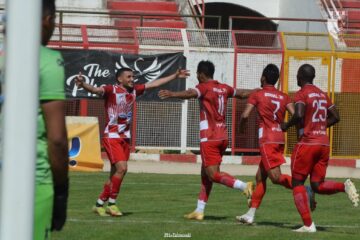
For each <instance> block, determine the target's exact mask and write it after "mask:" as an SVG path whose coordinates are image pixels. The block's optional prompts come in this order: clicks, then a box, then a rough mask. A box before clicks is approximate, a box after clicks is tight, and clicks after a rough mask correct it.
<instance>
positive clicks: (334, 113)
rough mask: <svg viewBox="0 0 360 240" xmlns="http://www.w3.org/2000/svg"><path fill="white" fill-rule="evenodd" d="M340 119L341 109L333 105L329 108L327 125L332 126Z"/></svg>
mask: <svg viewBox="0 0 360 240" xmlns="http://www.w3.org/2000/svg"><path fill="white" fill-rule="evenodd" d="M339 121H340V114H339V111H338V110H337V109H336V107H335V105H332V106H331V107H330V108H328V117H327V119H326V127H331V126H332V125H334V124H336V123H338V122H339Z"/></svg>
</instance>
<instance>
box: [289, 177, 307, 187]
mask: <svg viewBox="0 0 360 240" xmlns="http://www.w3.org/2000/svg"><path fill="white" fill-rule="evenodd" d="M304 182H305V180H297V179H294V178H293V179H292V180H291V183H292V186H293V187H297V186H301V185H304Z"/></svg>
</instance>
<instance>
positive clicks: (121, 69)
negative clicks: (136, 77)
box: [115, 68, 133, 80]
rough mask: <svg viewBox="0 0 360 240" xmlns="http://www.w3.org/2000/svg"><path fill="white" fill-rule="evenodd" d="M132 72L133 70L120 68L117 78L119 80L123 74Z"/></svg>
mask: <svg viewBox="0 0 360 240" xmlns="http://www.w3.org/2000/svg"><path fill="white" fill-rule="evenodd" d="M132 71H133V70H132V69H131V68H120V69H118V70H117V71H116V74H115V78H116V80H117V79H118V77H119V76H121V74H123V72H132Z"/></svg>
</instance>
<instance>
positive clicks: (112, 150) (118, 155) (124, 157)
mask: <svg viewBox="0 0 360 240" xmlns="http://www.w3.org/2000/svg"><path fill="white" fill-rule="evenodd" d="M102 142H103V146H104V148H105V151H106V153H107V155H108V158H109V160H110V162H111V164H115V163H117V162H120V161H128V160H129V157H130V143H129V139H127V138H103V141H102Z"/></svg>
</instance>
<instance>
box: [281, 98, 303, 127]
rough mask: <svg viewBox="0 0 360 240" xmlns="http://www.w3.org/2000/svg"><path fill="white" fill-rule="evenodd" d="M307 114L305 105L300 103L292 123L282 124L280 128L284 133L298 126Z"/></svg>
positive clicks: (296, 105) (296, 106) (291, 120)
mask: <svg viewBox="0 0 360 240" xmlns="http://www.w3.org/2000/svg"><path fill="white" fill-rule="evenodd" d="M304 114H305V104H304V103H302V102H298V103H296V104H295V112H294V114H293V115H292V117H291V119H290V121H288V122H284V123H281V125H280V127H281V129H282V130H283V131H286V130H288V129H289V128H290V127H291V126H294V125H296V124H298V123H299V122H300V121H301V119H302V118H303V117H304Z"/></svg>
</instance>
